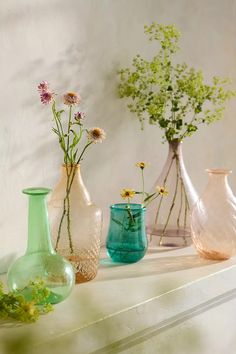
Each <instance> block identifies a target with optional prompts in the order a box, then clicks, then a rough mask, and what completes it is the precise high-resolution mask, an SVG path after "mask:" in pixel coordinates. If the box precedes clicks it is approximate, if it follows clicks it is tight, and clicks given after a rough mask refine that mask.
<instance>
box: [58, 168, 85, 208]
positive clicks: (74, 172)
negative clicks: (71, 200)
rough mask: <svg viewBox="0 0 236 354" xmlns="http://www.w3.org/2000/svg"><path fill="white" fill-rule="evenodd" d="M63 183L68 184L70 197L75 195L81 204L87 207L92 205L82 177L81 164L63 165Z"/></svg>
mask: <svg viewBox="0 0 236 354" xmlns="http://www.w3.org/2000/svg"><path fill="white" fill-rule="evenodd" d="M61 182H62V184H64V185H67V184H68V187H69V189H70V193H69V194H70V195H73V194H74V195H75V196H77V198H79V199H80V200H81V202H83V203H85V204H87V205H89V204H91V199H90V195H89V193H88V191H87V188H86V187H85V185H84V181H83V179H82V176H81V172H80V164H77V165H76V164H75V165H69V164H68V165H66V164H63V165H62V167H61Z"/></svg>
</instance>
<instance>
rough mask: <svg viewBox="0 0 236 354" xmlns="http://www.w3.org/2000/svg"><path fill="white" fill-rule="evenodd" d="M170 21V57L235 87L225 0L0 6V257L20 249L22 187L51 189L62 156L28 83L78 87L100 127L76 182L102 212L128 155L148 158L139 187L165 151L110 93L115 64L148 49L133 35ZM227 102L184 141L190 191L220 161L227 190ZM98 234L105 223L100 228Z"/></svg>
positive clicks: (126, 170)
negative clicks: (175, 43)
mask: <svg viewBox="0 0 236 354" xmlns="http://www.w3.org/2000/svg"><path fill="white" fill-rule="evenodd" d="M154 20H155V21H158V22H161V23H175V24H176V26H177V27H178V28H179V29H180V30H181V32H182V40H181V47H182V51H181V53H180V54H179V60H180V61H183V60H185V61H186V62H188V63H189V64H191V65H193V66H196V67H198V68H202V69H203V71H204V72H205V73H206V76H207V77H210V76H212V75H214V74H218V75H222V76H230V77H231V78H232V79H233V81H234V85H235V86H236V80H235V79H236V60H235V58H236V41H235V38H236V1H235V0H224V1H222V0H198V1H195V0H145V1H144V0H68V1H62V0H50V1H47V0H34V1H30V0H21V1H18V0H8V1H2V2H1V4H0V48H1V54H0V77H1V96H0V112H1V118H0V188H1V203H0V238H1V248H0V258H2V263H4V262H5V261H6V260H7V258H6V257H8V256H9V255H11V254H12V253H14V252H22V251H23V250H24V248H25V245H26V236H27V209H26V208H27V200H26V198H25V197H24V196H23V195H22V194H21V189H22V188H24V187H27V186H37V185H42V186H49V187H53V186H54V184H55V182H56V181H57V179H58V178H59V166H60V163H61V160H62V156H61V153H60V151H59V148H58V144H57V141H56V137H55V136H54V135H53V133H52V132H51V131H50V130H51V123H52V122H51V113H50V110H49V108H43V107H42V106H41V104H40V103H39V100H38V94H37V91H36V89H35V88H36V85H37V83H38V82H39V81H41V80H42V79H45V80H48V81H49V82H51V84H52V85H53V88H55V90H56V91H59V92H64V91H68V90H78V91H79V92H80V94H81V96H82V98H83V103H82V108H83V110H84V111H85V112H86V120H88V124H89V125H90V126H101V127H103V128H104V129H105V130H106V132H107V139H106V141H105V142H104V144H102V145H97V146H93V147H92V148H91V149H90V151H89V152H88V154H87V156H86V159H85V160H84V163H83V169H82V173H83V177H84V181H85V183H86V185H87V187H88V189H89V191H90V193H91V195H92V197H93V200H94V201H95V202H96V203H97V204H98V205H100V206H101V207H102V208H103V209H104V213H105V224H107V220H108V215H109V209H108V208H109V205H110V204H111V203H113V202H118V201H120V198H119V191H120V189H121V188H122V187H124V186H134V187H135V186H136V185H137V184H138V177H139V176H138V174H137V170H136V169H135V168H134V167H133V166H134V163H135V162H136V161H140V160H144V161H149V162H150V164H151V166H150V168H149V169H148V170H147V179H146V180H147V185H149V186H151V185H152V184H153V182H154V180H155V179H156V177H157V175H158V174H159V171H160V169H161V167H162V164H163V162H164V160H165V156H166V153H167V146H166V145H163V144H161V132H160V131H159V130H158V128H155V127H149V126H146V129H145V130H144V131H143V132H141V131H140V129H139V124H138V121H137V119H136V118H135V117H134V116H133V115H132V114H131V113H129V112H128V110H127V109H126V103H125V102H124V100H119V99H118V98H117V93H116V85H117V75H116V72H117V70H118V69H119V68H120V67H124V66H127V65H129V64H130V63H131V59H132V58H133V56H134V55H135V54H137V53H140V54H141V55H143V56H147V57H148V56H150V55H152V54H153V53H154V46H153V45H151V44H149V43H148V42H147V40H146V38H145V35H144V33H143V25H144V24H149V23H151V22H152V21H154ZM235 109H236V102H231V103H230V104H229V105H228V109H227V112H226V114H225V118H224V120H222V121H220V122H218V123H216V124H214V125H211V126H209V127H204V128H203V129H200V131H199V132H198V133H197V134H196V135H195V136H193V137H191V138H188V139H186V141H185V142H184V156H185V161H186V166H187V168H188V171H189V174H190V176H191V178H192V181H193V183H194V184H195V186H196V189H197V190H198V192H201V191H202V190H203V188H204V186H205V183H206V180H207V176H206V174H205V173H204V169H205V168H207V167H213V166H215V167H216V166H217V167H230V168H232V169H233V172H234V174H233V175H232V177H230V183H231V186H232V187H233V189H234V191H235V192H236V158H235V150H236V139H235V130H236V129H235V128H236V123H235V119H236V117H235ZM105 236H106V227H105V228H104V235H103V237H105Z"/></svg>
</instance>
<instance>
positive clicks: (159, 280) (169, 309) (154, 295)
mask: <svg viewBox="0 0 236 354" xmlns="http://www.w3.org/2000/svg"><path fill="white" fill-rule="evenodd" d="M235 284H236V259H235V258H232V259H231V260H228V261H225V262H214V261H207V260H203V259H201V258H199V257H198V256H197V254H196V252H195V250H194V249H193V248H192V247H188V248H184V249H175V250H163V249H159V250H158V249H151V250H150V251H149V253H148V254H147V255H146V256H145V257H144V259H143V260H142V261H140V262H139V263H136V264H130V265H123V264H113V263H112V262H111V261H110V260H109V259H107V258H103V259H101V265H100V269H99V273H98V276H97V277H96V279H94V280H93V281H91V282H89V283H85V284H81V285H77V286H76V287H75V288H74V290H73V293H72V294H71V296H70V297H69V298H68V299H67V300H66V301H64V302H63V303H61V304H58V305H57V306H55V311H54V312H53V313H50V314H48V315H46V316H43V317H42V318H41V319H40V320H39V321H38V322H37V323H35V324H30V325H27V326H26V325H23V326H20V327H13V328H12V327H11V328H4V327H1V330H0V338H3V337H4V338H6V336H13V335H14V336H17V335H21V334H22V333H24V331H25V330H27V331H28V332H29V331H30V330H33V331H34V333H36V334H37V339H36V343H37V345H36V347H35V352H41V353H50V354H51V353H54V351H53V350H55V353H59V352H60V349H62V348H63V346H64V345H65V347H66V351H67V353H69V354H74V353H75V354H80V353H81V354H87V353H93V352H96V354H105V353H119V352H121V351H122V352H124V353H126V352H127V353H137V354H139V353H145V354H146V353H148V354H149V353H159V352H156V351H155V350H156V349H155V348H156V347H155V346H154V347H153V343H154V342H155V340H156V341H157V343H158V345H160V342H159V341H158V338H159V337H162V338H164V337H163V333H164V332H166V333H167V332H168V331H170V329H171V328H178V327H179V328H180V327H181V326H182V325H183V324H184V323H188V322H189V321H190V320H191V319H193V318H195V317H197V316H199V315H203V314H204V316H205V319H204V321H205V322H204V326H205V327H206V323H207V321H210V320H211V318H210V317H211V316H210V317H209V316H208V313H210V312H211V311H212V309H215V310H216V309H217V307H218V306H221V305H222V304H225V303H227V302H229V301H231V300H232V301H233V299H234V296H236V290H235ZM232 316H234V317H235V314H234V315H232ZM209 323H210V322H209ZM207 328H208V327H207ZM198 329H199V328H198ZM205 331H206V329H205ZM209 335H210V334H209ZM166 340H167V342H168V337H167V338H166ZM217 340H218V341H220V340H222V338H221V339H220V338H217ZM163 341H164V339H163ZM163 343H164V342H163ZM156 345H157V344H156ZM49 348H51V349H50V350H51V351H49ZM53 348H54V349H53ZM137 348H139V349H137ZM142 348H144V349H142ZM145 348H146V349H145ZM163 348H164V347H163ZM193 349H194V348H193ZM37 350H38V351H37ZM146 350H147V351H146ZM163 350H164V349H163ZM176 350H177V349H176ZM204 350H205V349H204V348H202V349H201V351H200V352H199V354H205V353H208V351H204ZM206 350H210V349H209V348H206ZM62 352H63V350H62ZM64 352H65V351H64ZM160 353H161V354H165V352H164V351H163V352H160ZM166 353H167V352H166ZM176 353H178V351H176ZM176 353H175V354H176ZM184 353H185V352H184V350H183V349H182V351H181V354H184ZM186 353H191V351H190V352H189V349H188V350H187V351H186ZM193 353H195V352H194V351H193ZM196 353H198V352H197V351H196ZM210 353H212V352H211V351H209V354H210ZM214 354H215V353H214ZM227 354H231V353H230V352H227Z"/></svg>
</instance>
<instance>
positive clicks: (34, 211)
mask: <svg viewBox="0 0 236 354" xmlns="http://www.w3.org/2000/svg"><path fill="white" fill-rule="evenodd" d="M49 192H50V189H47V188H28V189H24V190H23V193H25V194H27V195H28V196H29V216H28V245H27V251H26V253H25V255H24V256H22V257H20V258H18V259H17V260H16V261H15V262H14V263H13V264H12V265H11V266H10V269H9V271H8V276H7V278H8V286H9V288H10V289H11V290H13V291H21V292H22V293H23V294H24V295H25V297H26V298H27V299H29V300H30V298H31V294H30V290H29V289H28V288H27V287H28V285H29V283H30V282H31V281H37V280H40V281H41V280H42V281H43V282H44V284H45V286H46V287H47V288H48V289H49V291H50V295H49V297H48V299H47V301H48V302H50V303H52V304H56V303H58V302H61V301H63V300H64V299H65V298H66V297H67V296H68V295H69V294H70V292H71V290H72V287H73V285H74V282H75V279H74V271H73V268H72V266H71V264H70V263H69V262H68V261H67V260H66V259H65V258H63V257H62V256H60V255H58V254H57V253H56V252H55V251H54V249H53V247H52V244H51V238H50V231H49V223H48V212H47V206H46V196H47V194H48V193H49Z"/></svg>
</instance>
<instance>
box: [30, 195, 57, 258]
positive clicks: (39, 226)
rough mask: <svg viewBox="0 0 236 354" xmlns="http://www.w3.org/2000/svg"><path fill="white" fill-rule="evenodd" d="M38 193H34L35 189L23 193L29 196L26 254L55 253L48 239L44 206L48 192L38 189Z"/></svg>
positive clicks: (46, 215) (48, 233)
mask: <svg viewBox="0 0 236 354" xmlns="http://www.w3.org/2000/svg"><path fill="white" fill-rule="evenodd" d="M38 191H39V192H38V193H36V192H35V189H34V190H32V189H27V190H24V191H23V193H25V194H28V196H29V211H28V214H29V218H28V220H29V221H28V245H27V251H26V253H35V252H48V253H55V251H54V250H53V247H52V243H51V238H50V230H49V223H48V212H47V205H46V196H47V194H48V193H49V190H47V189H40V190H38Z"/></svg>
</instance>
